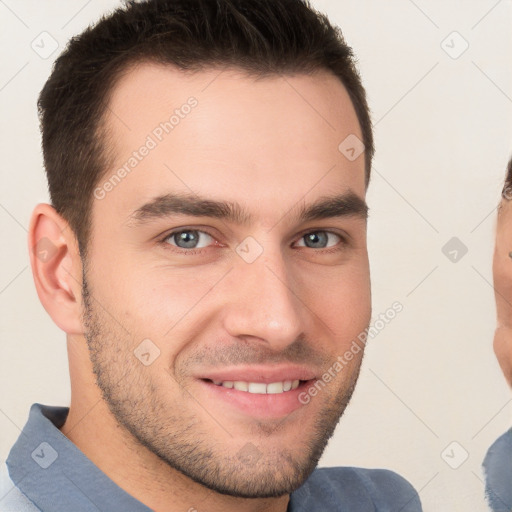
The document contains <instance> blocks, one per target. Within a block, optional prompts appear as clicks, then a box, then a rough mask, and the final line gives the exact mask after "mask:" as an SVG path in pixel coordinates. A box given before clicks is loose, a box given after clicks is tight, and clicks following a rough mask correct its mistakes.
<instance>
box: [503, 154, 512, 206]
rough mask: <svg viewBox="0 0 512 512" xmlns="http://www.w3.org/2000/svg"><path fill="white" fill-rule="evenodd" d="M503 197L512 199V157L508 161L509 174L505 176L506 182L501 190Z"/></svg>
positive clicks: (508, 199)
mask: <svg viewBox="0 0 512 512" xmlns="http://www.w3.org/2000/svg"><path fill="white" fill-rule="evenodd" d="M501 197H503V199H506V200H507V201H510V200H511V199H512V158H510V160H509V161H508V167H507V175H506V176H505V184H504V185H503V190H502V191H501Z"/></svg>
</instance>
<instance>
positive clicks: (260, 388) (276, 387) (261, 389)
mask: <svg viewBox="0 0 512 512" xmlns="http://www.w3.org/2000/svg"><path fill="white" fill-rule="evenodd" d="M212 382H213V383H214V384H216V385H217V386H223V387H225V388H235V389H236V390H238V391H247V392H248V393H257V394H260V395H265V394H276V393H283V391H290V390H291V389H297V388H298V387H299V382H300V381H299V380H285V381H283V382H272V383H270V384H265V383H264V382H245V381H241V380H236V381H232V380H225V381H220V380H214V381H212Z"/></svg>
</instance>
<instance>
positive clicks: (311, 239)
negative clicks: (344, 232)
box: [300, 231, 342, 249]
mask: <svg viewBox="0 0 512 512" xmlns="http://www.w3.org/2000/svg"><path fill="white" fill-rule="evenodd" d="M329 235H331V236H334V237H335V241H334V243H331V244H329ZM300 240H301V241H302V240H303V241H304V242H305V244H304V245H303V247H304V246H305V247H309V248H310V249H325V248H327V247H332V246H334V245H336V244H337V243H339V241H340V240H342V238H341V236H340V235H337V234H336V233H331V232H330V231H312V232H311V233H307V234H306V235H303V236H302V237H301V239H300Z"/></svg>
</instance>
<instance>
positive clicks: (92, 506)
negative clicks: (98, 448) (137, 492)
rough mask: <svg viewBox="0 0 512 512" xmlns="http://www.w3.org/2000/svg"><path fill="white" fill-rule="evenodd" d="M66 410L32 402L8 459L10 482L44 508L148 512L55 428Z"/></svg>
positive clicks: (48, 510)
mask: <svg viewBox="0 0 512 512" xmlns="http://www.w3.org/2000/svg"><path fill="white" fill-rule="evenodd" d="M68 412H69V408H68V407H51V406H46V405H41V404H38V403H36V404H33V405H32V407H31V408H30V413H29V418H28V421H27V423H26V425H25V427H24V428H23V431H22V432H21V434H20V436H19V438H18V440H17V441H16V443H15V444H14V446H13V447H12V449H11V451H10V453H9V456H8V458H7V467H8V468H9V476H10V477H11V479H12V481H13V482H14V484H15V485H16V486H17V487H18V488H19V489H20V490H21V491H22V492H23V493H24V494H25V495H26V496H27V497H28V498H29V499H30V500H31V501H32V502H33V503H34V504H35V505H37V506H38V507H39V508H40V509H41V510H42V511H44V512H69V511H70V510H74V511H87V512H89V511H91V512H98V511H105V512H107V511H109V512H116V511H123V512H151V509H150V508H148V507H146V506H145V505H144V504H142V503H141V502H140V501H138V500H136V499H135V498H133V497H132V496H131V495H130V494H128V493H127V492H126V491H124V490H123V489H121V488H120V487H119V486H118V485H117V484H116V483H114V482H113V481H112V480H111V479H110V478H109V477H108V476H107V475H105V473H103V472H102V471H101V470H100V469H99V468H98V467H97V466H95V465H94V464H93V462H92V461H90V460H89V459H88V458H87V457H86V456H85V455H84V454H83V453H82V452H81V451H80V450H79V449H78V448H77V447H76V446H75V445H74V444H73V443H72V442H71V441H70V440H69V439H68V438H67V437H66V436H65V435H64V434H63V433H62V432H61V431H60V430H59V428H60V427H61V426H62V425H63V424H64V422H65V420H66V417H67V415H68ZM105 450H108V446H105Z"/></svg>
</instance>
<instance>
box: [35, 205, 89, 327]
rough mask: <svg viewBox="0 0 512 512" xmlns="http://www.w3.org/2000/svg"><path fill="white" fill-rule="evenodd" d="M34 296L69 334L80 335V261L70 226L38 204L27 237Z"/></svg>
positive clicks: (55, 213)
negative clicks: (35, 294) (34, 289)
mask: <svg viewBox="0 0 512 512" xmlns="http://www.w3.org/2000/svg"><path fill="white" fill-rule="evenodd" d="M28 245H29V251H30V264H31V267H32V274H33V276H34V282H35V285H36V290H37V295H38V296H39V300H40V301H41V303H42V304H43V307H44V308H45V309H46V311H47V312H48V314H49V315H50V316H51V317H52V319H53V321H54V322H55V323H56V324H57V325H58V326H59V327H60V328H61V329H62V330H63V331H65V332H66V333H68V334H82V333H83V328H82V318H81V312H82V261H81V259H80V254H79V250H78V243H77V240H76V237H75V234H74V232H73V230H72V229H71V228H70V226H69V224H68V223H67V222H66V221H65V220H64V219H63V218H62V217H61V216H60V215H59V214H58V213H57V212H56V211H55V209H54V208H53V207H52V206H50V205H49V204H38V205H37V206H36V207H35V209H34V212H33V213H32V218H31V220H30V228H29V234H28Z"/></svg>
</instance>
